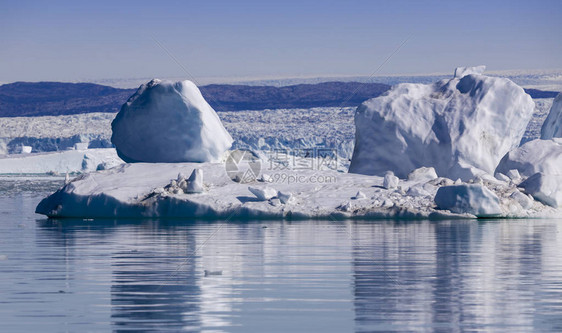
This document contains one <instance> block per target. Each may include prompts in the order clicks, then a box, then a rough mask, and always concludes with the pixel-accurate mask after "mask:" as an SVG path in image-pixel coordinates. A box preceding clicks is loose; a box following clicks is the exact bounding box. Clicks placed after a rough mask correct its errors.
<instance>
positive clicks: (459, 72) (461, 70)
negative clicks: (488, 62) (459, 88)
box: [454, 65, 486, 79]
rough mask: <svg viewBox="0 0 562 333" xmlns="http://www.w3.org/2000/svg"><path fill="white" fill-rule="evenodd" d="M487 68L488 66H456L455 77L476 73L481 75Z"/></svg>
mask: <svg viewBox="0 0 562 333" xmlns="http://www.w3.org/2000/svg"><path fill="white" fill-rule="evenodd" d="M485 70H486V66H484V65H481V66H474V67H457V68H455V75H454V77H455V78H459V79H460V78H462V77H464V76H466V75H471V74H476V75H481V74H482V73H484V71H485Z"/></svg>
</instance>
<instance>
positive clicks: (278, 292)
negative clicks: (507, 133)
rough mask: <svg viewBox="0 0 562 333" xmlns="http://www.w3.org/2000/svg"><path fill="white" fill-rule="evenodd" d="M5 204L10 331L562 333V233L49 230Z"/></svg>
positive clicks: (476, 228) (2, 245)
mask: <svg viewBox="0 0 562 333" xmlns="http://www.w3.org/2000/svg"><path fill="white" fill-rule="evenodd" d="M42 195H43V193H34V192H21V193H10V194H9V195H8V196H3V197H2V198H0V330H1V331H5V332H16V331H41V332H51V331H108V330H116V331H119V330H133V331H151V330H166V329H168V330H170V331H178V330H185V331H201V330H206V331H217V332H220V331H227V332H249V331H259V332H287V331H290V332H301V331H302V332H304V331H308V332H310V331H322V332H348V331H360V332H371V331H377V330H378V331H392V330H394V331H413V330H415V331H436V332H441V331H443V332H449V331H458V330H466V331H474V330H496V331H562V254H561V252H562V235H561V234H560V231H561V229H562V227H561V225H562V220H481V221H473V220H467V221H439V222H432V221H371V222H369V221H361V222H346V221H298V222H290V221H270V222H258V221H255V222H232V221H229V222H226V223H224V222H221V221H217V222H204V221H189V220H125V221H110V220H93V221H88V220H48V219H46V218H43V217H42V216H40V215H36V214H34V213H33V211H34V208H35V205H36V204H37V203H38V201H39V200H40V198H41V196H42Z"/></svg>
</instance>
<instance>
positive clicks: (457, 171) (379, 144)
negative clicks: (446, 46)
mask: <svg viewBox="0 0 562 333" xmlns="http://www.w3.org/2000/svg"><path fill="white" fill-rule="evenodd" d="M482 70H483V68H482V67H476V68H468V69H467V68H460V69H457V70H456V71H455V72H456V77H455V78H453V79H450V80H441V81H438V82H436V83H433V84H411V83H404V84H399V85H397V86H395V87H393V88H392V89H391V90H390V91H388V92H387V93H385V94H384V95H382V96H379V97H377V98H374V99H370V100H368V101H366V102H364V103H363V104H361V105H360V106H359V107H358V108H357V111H356V113H355V128H356V134H355V148H354V152H353V158H352V160H351V166H350V168H349V171H350V172H352V173H360V174H367V175H384V174H385V172H386V171H388V170H391V171H393V172H394V173H395V174H396V175H397V176H398V177H400V178H405V177H406V176H407V175H408V173H410V172H411V171H412V170H414V169H416V168H419V167H424V166H425V167H434V168H435V170H436V171H437V174H438V175H439V176H441V177H448V178H452V179H457V178H461V179H463V180H468V179H471V178H473V177H474V176H475V175H478V174H480V173H489V174H493V172H494V170H495V168H496V166H497V164H498V162H499V161H500V159H501V158H502V156H504V155H505V154H506V153H507V152H508V151H510V150H511V149H513V148H515V147H517V146H518V144H519V142H520V141H521V138H522V136H523V134H524V132H525V128H526V126H527V124H528V122H529V120H530V119H531V116H532V113H533V110H534V103H533V100H532V99H531V97H530V96H529V95H528V94H526V93H525V91H524V90H523V88H521V87H519V86H518V85H516V84H515V83H513V82H512V81H510V80H508V79H504V78H497V77H488V76H485V75H480V74H478V73H479V72H481V71H482ZM466 73H469V75H464V74H466ZM462 75H464V76H462ZM460 76H462V77H460Z"/></svg>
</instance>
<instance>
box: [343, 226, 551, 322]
mask: <svg viewBox="0 0 562 333" xmlns="http://www.w3.org/2000/svg"><path fill="white" fill-rule="evenodd" d="M559 223H560V221H552V220H550V221H548V220H542V221H540V220H538V221H523V220H518V221H505V220H504V221H486V222H481V223H478V222H474V221H464V222H461V221H453V222H435V223H431V222H412V223H394V222H391V223H382V224H371V225H366V224H362V225H354V226H353V235H354V237H355V239H356V242H355V245H354V250H353V252H354V254H355V255H354V260H353V262H354V271H355V276H354V281H355V282H354V287H355V314H356V317H355V320H356V323H357V326H356V328H357V330H358V331H373V330H382V331H388V330H410V331H411V330H428V331H437V332H440V331H443V332H449V331H451V330H455V329H458V328H463V329H468V330H478V329H486V328H487V329H489V328H496V329H497V328H503V329H507V328H509V329H515V330H525V331H532V330H536V329H540V330H554V331H560V330H561V329H562V299H561V298H560V296H562V274H561V272H562V265H561V261H560V259H561V255H560V249H561V248H562V247H561V245H562V238H561V235H560V229H561V227H560V224H559ZM554 295H557V296H554Z"/></svg>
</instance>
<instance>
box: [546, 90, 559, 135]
mask: <svg viewBox="0 0 562 333" xmlns="http://www.w3.org/2000/svg"><path fill="white" fill-rule="evenodd" d="M560 137H562V94H558V96H556V98H555V99H554V102H552V107H551V108H550V112H549V113H548V116H547V117H546V119H545V121H544V123H543V125H542V128H541V139H544V140H546V139H552V138H560Z"/></svg>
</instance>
